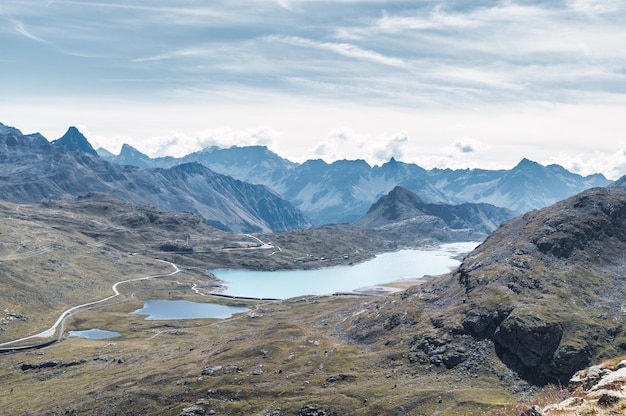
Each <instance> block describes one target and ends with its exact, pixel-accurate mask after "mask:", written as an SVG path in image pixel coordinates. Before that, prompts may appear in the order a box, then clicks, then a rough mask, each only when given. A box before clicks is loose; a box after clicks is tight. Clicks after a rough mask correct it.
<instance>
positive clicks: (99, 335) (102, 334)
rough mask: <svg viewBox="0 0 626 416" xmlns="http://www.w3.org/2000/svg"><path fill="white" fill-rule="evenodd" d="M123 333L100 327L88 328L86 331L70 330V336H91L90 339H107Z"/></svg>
mask: <svg viewBox="0 0 626 416" xmlns="http://www.w3.org/2000/svg"><path fill="white" fill-rule="evenodd" d="M120 335H121V334H120V333H119V332H115V331H105V330H103V329H100V328H93V329H88V330H85V331H69V336H70V337H77V338H89V339H107V338H115V337H119V336H120Z"/></svg>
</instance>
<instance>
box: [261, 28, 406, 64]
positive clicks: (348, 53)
mask: <svg viewBox="0 0 626 416" xmlns="http://www.w3.org/2000/svg"><path fill="white" fill-rule="evenodd" d="M265 39H266V40H269V41H275V42H282V43H286V44H289V45H293V46H301V47H305V48H315V49H320V50H325V51H329V52H334V53H336V54H338V55H342V56H345V57H347V58H353V59H360V60H364V61H369V62H373V63H377V64H382V65H389V66H397V67H404V66H406V63H405V62H404V61H403V60H402V59H399V58H395V57H389V56H385V55H383V54H381V53H378V52H376V51H372V50H367V49H363V48H360V47H359V46H356V45H353V44H350V43H335V42H320V41H316V40H311V39H306V38H301V37H298V36H278V35H270V36H266V37H265Z"/></svg>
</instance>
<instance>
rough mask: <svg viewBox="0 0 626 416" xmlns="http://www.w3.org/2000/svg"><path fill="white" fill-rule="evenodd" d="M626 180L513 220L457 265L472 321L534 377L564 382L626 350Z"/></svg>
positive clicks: (476, 331) (473, 328) (467, 321)
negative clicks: (625, 323) (625, 298)
mask: <svg viewBox="0 0 626 416" xmlns="http://www.w3.org/2000/svg"><path fill="white" fill-rule="evenodd" d="M625 250H626V188H622V187H612V188H595V189H591V190H588V191H585V192H583V193H581V194H579V195H576V196H574V197H572V198H569V199H567V200H565V201H562V202H559V203H557V204H555V205H553V206H550V207H548V208H545V209H542V210H540V211H533V212H530V213H527V214H525V215H523V216H521V217H518V218H516V219H514V220H512V221H510V222H509V223H507V224H505V225H504V226H502V227H501V228H499V229H498V230H497V231H496V232H494V233H493V234H492V235H491V236H490V237H489V238H488V239H487V240H486V241H485V242H484V243H483V244H482V245H480V246H479V247H478V248H477V249H476V250H475V251H474V252H472V253H471V254H470V255H469V256H468V257H467V258H466V259H465V260H464V261H463V263H462V264H461V266H460V267H459V268H458V270H457V271H456V272H455V276H456V278H457V279H458V281H459V282H460V283H461V285H462V287H463V288H464V290H465V293H466V303H467V304H468V305H469V307H468V308H467V309H466V312H465V318H464V319H463V326H464V328H465V329H466V330H467V331H468V332H469V333H471V334H472V335H473V336H474V337H476V338H486V339H490V340H492V341H493V343H494V344H495V347H496V351H497V352H498V354H499V356H500V357H501V359H502V360H503V361H504V362H505V363H507V364H508V365H509V366H511V367H512V368H514V369H516V370H517V371H518V372H519V373H520V375H522V376H523V377H525V378H527V379H529V380H531V381H534V382H544V381H559V382H566V381H567V380H569V378H570V377H571V375H572V374H573V373H574V372H575V371H576V370H578V369H580V368H582V367H584V366H586V365H588V364H589V362H590V361H591V360H592V359H597V358H598V357H600V356H601V355H600V354H607V355H608V354H615V355H617V354H618V353H620V352H622V351H623V350H624V349H625V348H626V343H625V342H624V341H625V340H626V338H625V334H624V331H623V328H622V323H621V322H622V321H623V318H622V312H621V307H622V302H623V298H622V295H621V294H622V293H624V290H626V282H625V281H624V279H623V270H624V267H626V260H625V257H624V255H623V253H624V252H625Z"/></svg>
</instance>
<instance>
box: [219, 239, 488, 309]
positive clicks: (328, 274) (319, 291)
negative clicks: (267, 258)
mask: <svg viewBox="0 0 626 416" xmlns="http://www.w3.org/2000/svg"><path fill="white" fill-rule="evenodd" d="M478 244H479V243H478V242H469V243H450V244H442V245H441V246H439V247H438V248H436V249H433V250H401V251H396V252H392V253H384V254H380V255H378V256H376V258H374V259H372V260H369V261H366V262H364V263H359V264H355V265H352V266H340V267H333V268H327V269H317V270H279V271H271V272H264V271H250V270H227V269H217V270H210V272H211V273H213V274H214V275H215V276H216V277H217V278H218V279H220V280H222V281H223V286H224V287H225V289H224V291H223V292H222V293H224V294H225V295H230V296H240V297H252V298H274V299H287V298H291V297H296V296H303V295H326V294H333V293H341V292H352V291H354V290H357V289H361V288H367V287H371V286H379V285H383V284H385V283H390V282H394V281H398V280H402V279H407V278H420V277H424V276H427V275H439V274H444V273H447V272H449V271H450V270H453V269H454V268H456V267H457V266H458V265H459V263H460V261H459V260H458V259H457V258H456V257H458V256H459V255H463V254H466V253H469V252H470V251H472V250H473V249H474V248H475V247H476V246H477V245H478Z"/></svg>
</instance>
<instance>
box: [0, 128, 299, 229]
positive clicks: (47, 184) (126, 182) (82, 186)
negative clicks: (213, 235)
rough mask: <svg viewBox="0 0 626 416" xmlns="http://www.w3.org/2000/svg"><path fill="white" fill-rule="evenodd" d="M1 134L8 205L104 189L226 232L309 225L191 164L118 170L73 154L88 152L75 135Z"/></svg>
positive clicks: (267, 197) (270, 198)
mask: <svg viewBox="0 0 626 416" xmlns="http://www.w3.org/2000/svg"><path fill="white" fill-rule="evenodd" d="M3 131H6V132H7V133H6V134H0V166H1V172H2V174H0V198H2V199H5V200H7V201H11V202H21V203H35V202H40V201H42V200H46V199H57V198H61V197H68V196H76V195H81V194H85V193H87V192H104V193H109V194H112V195H114V196H116V197H118V198H120V199H122V200H125V201H128V202H132V203H135V204H151V205H155V206H160V207H163V208H166V209H170V210H172V211H189V212H192V213H195V214H198V215H200V216H202V217H203V218H205V219H206V220H207V221H209V222H210V223H211V224H212V225H214V226H217V227H219V228H222V229H226V230H231V231H245V232H256V231H275V232H281V231H286V230H289V229H294V228H305V227H308V226H309V222H308V221H307V220H306V218H305V217H304V216H303V215H302V213H301V212H300V211H299V210H298V209H296V208H295V207H294V206H293V205H292V204H290V203H289V202H287V201H285V200H283V199H282V198H280V197H279V196H278V195H276V194H275V193H273V192H271V191H270V190H268V189H267V188H265V187H263V186H260V185H251V184H249V183H245V182H242V181H239V180H236V179H233V178H231V177H229V176H225V175H220V174H218V173H215V172H213V171H212V170H210V169H209V168H207V167H206V166H203V165H200V164H197V163H193V164H183V165H179V166H176V167H175V168H172V169H140V168H137V167H134V166H121V165H118V164H113V163H109V162H107V161H105V160H103V159H101V158H100V157H98V156H95V155H93V154H92V153H91V152H89V151H81V152H77V151H76V149H81V148H86V147H85V146H84V143H82V140H81V139H80V137H77V136H75V132H73V131H71V132H70V135H71V136H73V137H70V138H69V139H68V138H67V136H68V135H65V136H64V138H65V139H64V138H61V139H59V141H55V142H54V143H55V144H51V143H50V142H48V141H47V140H46V139H45V138H44V137H43V136H41V135H29V136H24V135H22V134H21V133H19V131H16V130H14V129H13V130H11V129H6V128H5V129H3ZM81 136H82V135H81ZM83 138H84V137H83ZM85 141H86V139H85ZM62 143H65V145H63V144H62ZM89 147H91V146H89ZM86 149H88V148H86Z"/></svg>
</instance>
